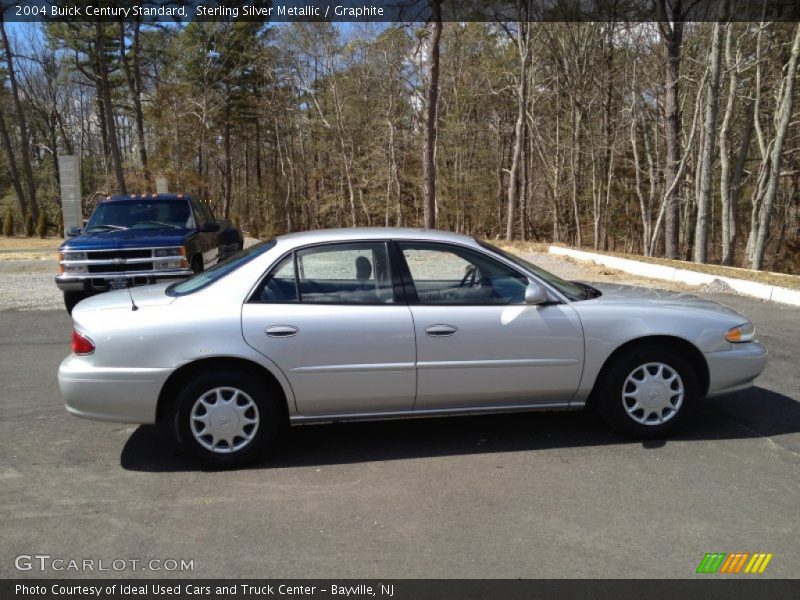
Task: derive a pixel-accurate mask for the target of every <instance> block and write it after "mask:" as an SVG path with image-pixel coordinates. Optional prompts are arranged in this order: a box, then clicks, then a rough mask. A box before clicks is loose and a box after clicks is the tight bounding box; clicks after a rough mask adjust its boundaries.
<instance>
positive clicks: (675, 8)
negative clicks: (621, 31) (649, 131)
mask: <svg viewBox="0 0 800 600" xmlns="http://www.w3.org/2000/svg"><path fill="white" fill-rule="evenodd" d="M656 9H657V11H658V16H659V23H658V27H659V32H660V33H661V39H662V41H663V42H664V47H665V49H666V53H667V57H666V58H667V59H666V70H665V74H664V137H665V141H666V145H667V157H666V165H665V168H664V179H665V180H666V181H668V182H675V184H674V185H669V187H668V188H667V190H668V191H669V193H668V194H667V195H666V196H665V197H664V215H665V218H664V254H665V255H666V257H667V258H677V257H678V241H679V238H680V207H679V205H678V198H677V193H678V192H679V191H680V188H681V181H680V178H678V176H677V175H678V170H679V169H678V165H679V163H680V162H681V155H682V150H681V115H680V85H679V84H680V70H681V48H682V45H683V21H684V17H685V15H684V12H683V6H682V0H672V1H671V2H668V1H667V0H657V4H656Z"/></svg>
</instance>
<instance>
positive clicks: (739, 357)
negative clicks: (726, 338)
mask: <svg viewBox="0 0 800 600" xmlns="http://www.w3.org/2000/svg"><path fill="white" fill-rule="evenodd" d="M706 361H707V362H708V373H709V378H708V381H709V384H708V396H719V395H721V394H727V393H728V392H735V391H737V390H742V389H745V388H748V387H750V386H751V385H753V380H754V379H755V378H756V377H758V376H759V375H761V372H762V371H763V370H764V367H766V366H767V349H766V348H765V347H764V345H763V344H761V343H760V342H749V343H746V344H731V349H730V350H725V351H723V352H712V353H710V354H706Z"/></svg>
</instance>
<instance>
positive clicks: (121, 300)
mask: <svg viewBox="0 0 800 600" xmlns="http://www.w3.org/2000/svg"><path fill="white" fill-rule="evenodd" d="M171 284H172V282H169V281H168V282H162V283H156V284H154V285H143V286H138V287H132V288H127V289H122V290H114V291H113V292H106V293H104V294H98V295H97V296H91V297H90V298H87V299H86V300H83V301H81V302H80V303H78V305H77V306H76V307H75V311H77V312H80V313H82V312H88V311H97V310H110V309H118V308H127V309H129V310H130V309H131V308H132V304H131V297H133V301H134V302H135V303H136V306H137V307H138V308H150V307H155V306H164V305H166V304H172V303H173V302H174V301H175V298H174V297H172V296H167V294H166V293H165V290H166V289H167V287H169V286H170V285H171ZM75 311H73V312H75Z"/></svg>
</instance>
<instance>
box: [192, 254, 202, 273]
mask: <svg viewBox="0 0 800 600" xmlns="http://www.w3.org/2000/svg"><path fill="white" fill-rule="evenodd" d="M192 271H194V274H195V275H197V274H198V273H202V272H203V257H202V256H199V255H195V256H194V258H192Z"/></svg>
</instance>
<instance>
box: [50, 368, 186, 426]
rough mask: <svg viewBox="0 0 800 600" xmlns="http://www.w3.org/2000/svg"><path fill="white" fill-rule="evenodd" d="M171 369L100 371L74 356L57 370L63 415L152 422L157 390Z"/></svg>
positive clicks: (154, 414) (97, 419)
mask: <svg viewBox="0 0 800 600" xmlns="http://www.w3.org/2000/svg"><path fill="white" fill-rule="evenodd" d="M172 371H173V370H172V369H169V368H166V369H121V368H100V367H96V366H94V365H92V364H91V362H90V360H89V359H87V357H82V356H76V355H74V354H72V355H70V356H68V357H67V358H65V359H64V360H63V362H62V363H61V366H60V367H59V368H58V387H59V389H60V390H61V395H62V396H63V397H64V400H65V401H66V409H67V412H68V413H70V414H71V415H74V416H76V417H81V418H82V419H91V420H93V421H114V422H118V423H155V421H156V406H157V404H158V396H159V394H160V393H161V388H162V387H163V386H164V382H166V380H167V378H168V377H169V375H170V374H171V373H172Z"/></svg>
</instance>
